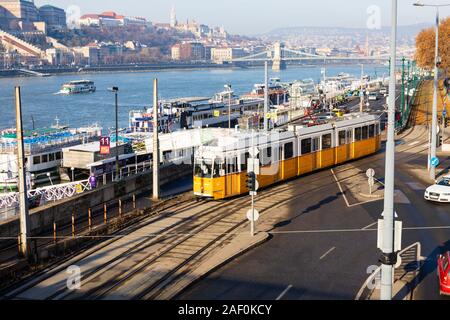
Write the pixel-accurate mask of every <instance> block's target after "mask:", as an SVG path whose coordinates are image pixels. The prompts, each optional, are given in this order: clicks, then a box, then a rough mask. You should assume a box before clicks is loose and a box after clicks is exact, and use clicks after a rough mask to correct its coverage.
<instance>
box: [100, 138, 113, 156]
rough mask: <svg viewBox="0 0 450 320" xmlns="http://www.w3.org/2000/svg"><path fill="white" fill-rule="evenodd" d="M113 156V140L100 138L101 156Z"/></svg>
mask: <svg viewBox="0 0 450 320" xmlns="http://www.w3.org/2000/svg"><path fill="white" fill-rule="evenodd" d="M110 154H111V138H110V137H101V138H100V155H102V156H109V155H110Z"/></svg>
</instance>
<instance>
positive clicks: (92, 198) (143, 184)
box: [0, 165, 192, 237]
mask: <svg viewBox="0 0 450 320" xmlns="http://www.w3.org/2000/svg"><path fill="white" fill-rule="evenodd" d="M191 174H192V167H191V166H189V165H178V166H169V167H164V168H161V172H160V181H161V182H160V183H161V185H164V184H166V183H168V182H172V181H176V180H177V179H180V178H182V177H186V176H188V175H191ZM151 184H152V174H151V173H143V174H139V175H137V176H133V177H129V178H125V179H124V180H122V181H120V182H116V183H111V184H109V185H106V186H104V187H101V188H99V189H96V190H93V191H90V192H86V193H84V194H82V195H79V196H76V197H73V198H70V199H66V200H62V201H60V202H58V203H57V204H48V205H46V206H42V207H39V208H36V209H33V210H31V211H30V235H31V236H37V235H39V234H41V233H44V232H48V231H51V230H52V229H53V222H54V221H55V222H56V223H57V225H65V224H70V223H71V221H72V213H73V212H75V219H77V217H79V216H83V217H86V214H87V212H88V209H89V208H94V207H97V206H102V205H103V203H105V202H106V203H107V202H110V201H112V200H115V199H116V200H118V199H119V198H121V197H126V196H127V195H132V194H133V193H140V192H142V191H145V190H151V189H152V187H151ZM18 234H19V220H18V219H17V218H14V219H10V220H6V221H4V222H1V223H0V237H17V236H18Z"/></svg>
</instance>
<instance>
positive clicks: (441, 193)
mask: <svg viewBox="0 0 450 320" xmlns="http://www.w3.org/2000/svg"><path fill="white" fill-rule="evenodd" d="M425 199H426V200H429V201H435V202H444V203H446V202H447V203H450V175H446V176H444V177H442V178H440V179H439V180H437V181H436V184H435V185H432V186H431V187H429V188H428V189H427V190H425Z"/></svg>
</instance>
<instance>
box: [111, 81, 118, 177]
mask: <svg viewBox="0 0 450 320" xmlns="http://www.w3.org/2000/svg"><path fill="white" fill-rule="evenodd" d="M109 91H110V92H113V93H114V98H115V109H116V112H115V114H116V179H117V180H118V179H119V171H120V168H119V97H118V93H119V88H118V87H112V88H110V89H109Z"/></svg>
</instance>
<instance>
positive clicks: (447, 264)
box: [437, 252, 450, 296]
mask: <svg viewBox="0 0 450 320" xmlns="http://www.w3.org/2000/svg"><path fill="white" fill-rule="evenodd" d="M437 273H438V277H439V291H440V293H441V295H447V296H450V252H447V253H445V254H443V255H439V256H438V270H437Z"/></svg>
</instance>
